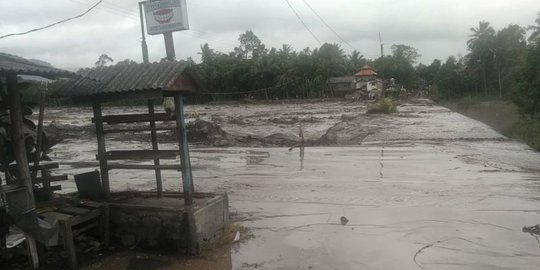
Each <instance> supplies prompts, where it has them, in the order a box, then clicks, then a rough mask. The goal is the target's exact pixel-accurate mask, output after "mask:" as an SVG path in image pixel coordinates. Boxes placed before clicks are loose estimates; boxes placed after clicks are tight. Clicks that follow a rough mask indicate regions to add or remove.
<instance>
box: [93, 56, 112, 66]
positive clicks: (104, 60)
mask: <svg viewBox="0 0 540 270" xmlns="http://www.w3.org/2000/svg"><path fill="white" fill-rule="evenodd" d="M112 62H114V60H113V59H112V58H111V57H110V56H108V55H106V54H102V55H100V56H99V58H98V60H97V61H96V63H95V66H96V67H103V66H106V65H107V64H108V63H112Z"/></svg>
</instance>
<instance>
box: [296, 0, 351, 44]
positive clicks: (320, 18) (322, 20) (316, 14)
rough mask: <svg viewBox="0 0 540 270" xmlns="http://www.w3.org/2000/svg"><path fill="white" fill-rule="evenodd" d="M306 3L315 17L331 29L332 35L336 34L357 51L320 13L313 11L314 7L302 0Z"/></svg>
mask: <svg viewBox="0 0 540 270" xmlns="http://www.w3.org/2000/svg"><path fill="white" fill-rule="evenodd" d="M302 1H304V4H306V6H307V7H308V8H309V9H310V10H311V11H312V12H313V14H315V16H317V18H319V20H320V21H321V22H322V23H323V24H324V25H325V26H326V27H327V28H328V29H330V31H332V33H334V35H336V36H337V37H338V38H339V39H340V40H341V41H342V42H343V43H345V44H347V45H348V46H349V47H351V49H353V50H356V48H355V47H354V46H352V45H351V44H350V43H349V42H347V41H346V40H345V39H344V38H343V37H341V35H339V34H338V33H337V32H336V31H335V30H334V28H332V27H331V26H330V25H329V24H328V23H327V22H326V21H325V20H324V19H323V18H322V17H321V16H320V15H319V13H317V11H315V9H313V7H311V5H310V4H309V3H308V2H307V0H302Z"/></svg>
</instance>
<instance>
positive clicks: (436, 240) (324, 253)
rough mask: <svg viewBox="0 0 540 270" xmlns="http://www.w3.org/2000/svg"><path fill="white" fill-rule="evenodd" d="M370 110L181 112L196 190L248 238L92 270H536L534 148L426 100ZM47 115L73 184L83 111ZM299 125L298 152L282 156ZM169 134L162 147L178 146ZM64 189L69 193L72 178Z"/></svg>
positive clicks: (242, 107) (86, 116) (253, 107)
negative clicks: (223, 203)
mask: <svg viewBox="0 0 540 270" xmlns="http://www.w3.org/2000/svg"><path fill="white" fill-rule="evenodd" d="M143 110H144V108H139V107H132V108H108V109H107V110H106V113H117V112H119V111H122V112H141V111H143ZM365 110H366V104H365V103H362V102H348V101H331V102H312V103H294V102H283V103H271V104H228V105H195V106H187V110H186V113H187V114H188V115H189V116H190V117H189V119H188V120H189V121H190V122H193V123H194V124H193V125H196V124H195V123H197V121H198V122H199V125H200V126H199V127H198V128H197V127H196V128H195V129H192V132H195V133H192V134H196V135H197V137H191V138H190V139H192V141H195V142H196V143H195V144H193V145H192V146H191V159H192V164H193V177H194V181H195V188H196V190H197V191H203V192H227V193H228V194H229V202H230V207H231V209H230V212H231V213H232V214H233V216H234V218H235V220H237V221H239V222H240V223H241V224H242V225H243V226H245V227H246V228H249V230H250V232H251V233H252V234H253V236H254V237H253V238H251V239H248V240H246V241H243V242H241V243H238V244H235V245H234V246H233V247H231V248H230V249H228V248H225V249H223V250H219V251H217V252H216V253H215V256H216V258H217V259H216V260H213V259H194V260H191V259H189V260H188V259H185V258H182V257H177V256H176V255H167V256H159V255H155V254H154V255H152V254H149V255H146V254H143V253H138V252H134V251H129V252H119V253H113V254H110V255H109V256H107V257H105V258H104V259H103V260H100V261H99V263H98V264H97V265H95V266H90V268H88V269H171V267H172V268H175V269H537V267H538V265H540V245H539V242H538V238H536V237H537V236H536V235H534V234H530V233H524V232H523V227H524V226H532V225H536V224H538V223H540V215H539V213H540V154H539V153H538V152H536V151H534V150H532V149H531V148H529V147H528V146H526V145H524V144H522V143H520V142H517V141H514V140H511V139H508V138H506V137H505V136H503V135H501V134H499V133H497V132H496V131H494V130H493V129H491V128H490V127H489V126H487V125H485V124H483V123H481V122H478V121H476V120H473V119H470V118H467V117H465V116H463V115H461V114H458V113H455V112H452V111H450V110H448V109H446V108H444V107H441V106H438V105H437V104H434V103H433V102H431V101H430V100H410V101H407V102H402V103H401V104H400V105H399V106H398V111H399V112H398V113H396V114H393V115H366V114H365ZM47 113H48V114H47V121H48V122H47V124H49V123H51V122H52V121H53V120H54V123H52V126H53V127H54V128H56V129H57V130H58V131H60V132H61V133H62V134H63V136H64V137H65V139H64V140H63V141H62V142H61V143H60V144H58V145H57V146H56V147H55V154H54V157H53V158H54V159H55V160H58V161H60V163H61V164H62V166H61V168H60V170H62V171H63V172H64V173H68V174H69V175H70V179H72V177H73V175H74V174H77V173H80V172H86V171H89V170H94V169H95V168H97V167H98V165H97V162H96V161H95V159H94V158H95V152H96V146H95V138H94V137H93V131H92V130H93V128H92V126H91V122H90V117H91V111H90V109H89V108H59V109H50V110H48V111H47ZM202 121H204V122H202ZM201 123H202V124H201ZM300 126H301V129H302V132H303V135H304V137H305V140H306V144H307V147H305V148H299V147H295V148H293V149H290V147H291V146H293V145H295V144H297V143H298V142H299V141H300V137H299V129H300ZM192 128H193V127H192ZM146 136H148V137H149V135H146ZM168 136H169V137H170V136H171V135H170V134H167V133H162V134H160V138H163V142H164V143H163V144H162V149H174V148H175V147H176V144H175V143H174V142H173V141H171V140H170V139H167V138H168ZM111 139H112V140H111V141H110V142H109V143H108V145H107V147H108V148H109V149H114V150H121V149H145V148H149V147H150V145H149V143H146V142H145V141H144V140H143V139H144V137H142V136H140V135H135V134H133V136H131V135H130V136H123V137H111ZM134 162H137V161H134ZM173 162H174V161H173ZM163 177H164V187H165V188H166V189H167V190H172V191H178V190H180V189H181V180H180V174H179V173H177V172H169V171H167V172H164V175H163ZM153 179H154V176H153V172H129V173H128V172H126V171H111V189H113V190H126V189H132V190H152V189H155V183H154V180H153ZM62 186H63V191H65V192H69V191H73V190H75V185H74V183H73V182H72V180H70V181H68V182H65V183H62ZM343 217H344V218H345V220H348V222H346V223H345V224H344V223H343V222H342V220H343ZM145 263H148V264H145ZM188 265H190V266H191V267H194V268H187V267H188ZM139 266H140V267H146V266H147V267H146V268H130V267H139ZM92 267H94V268H92Z"/></svg>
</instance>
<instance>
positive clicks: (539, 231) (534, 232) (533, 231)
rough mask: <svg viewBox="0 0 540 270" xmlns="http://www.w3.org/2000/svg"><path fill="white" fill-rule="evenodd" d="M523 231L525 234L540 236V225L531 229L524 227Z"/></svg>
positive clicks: (530, 227)
mask: <svg viewBox="0 0 540 270" xmlns="http://www.w3.org/2000/svg"><path fill="white" fill-rule="evenodd" d="M522 230H523V232H524V233H530V234H531V235H534V236H540V224H538V225H534V226H529V227H526V226H524V227H523V229H522Z"/></svg>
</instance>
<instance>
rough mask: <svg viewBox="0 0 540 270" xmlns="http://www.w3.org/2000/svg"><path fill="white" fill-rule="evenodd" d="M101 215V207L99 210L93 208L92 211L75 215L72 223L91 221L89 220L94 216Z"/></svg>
mask: <svg viewBox="0 0 540 270" xmlns="http://www.w3.org/2000/svg"><path fill="white" fill-rule="evenodd" d="M100 215H101V213H100V211H99V209H97V210H92V211H90V212H89V213H87V214H84V215H79V216H75V217H73V218H72V219H71V224H73V225H77V224H81V223H83V222H86V221H89V220H92V219H94V218H97V217H99V216H100Z"/></svg>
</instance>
